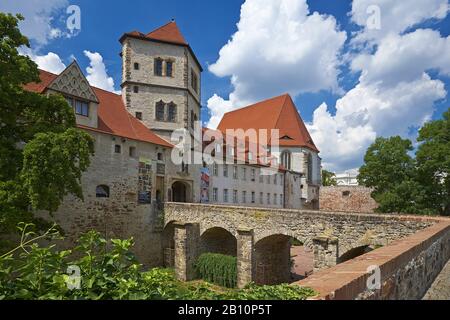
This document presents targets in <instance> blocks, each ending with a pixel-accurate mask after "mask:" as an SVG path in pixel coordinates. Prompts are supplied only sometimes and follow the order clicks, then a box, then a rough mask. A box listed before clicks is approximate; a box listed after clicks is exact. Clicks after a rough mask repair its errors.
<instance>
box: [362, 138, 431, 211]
mask: <svg viewBox="0 0 450 320" xmlns="http://www.w3.org/2000/svg"><path fill="white" fill-rule="evenodd" d="M412 150H413V146H412V143H411V141H410V140H408V139H402V138H401V137H399V136H396V137H391V138H382V137H380V138H377V139H376V140H375V142H374V143H373V144H372V145H371V146H370V147H369V148H368V149H367V152H366V155H365V157H364V165H363V166H362V167H361V168H360V169H359V175H358V182H359V183H360V184H361V185H364V186H367V187H371V188H373V189H374V191H373V192H372V197H373V198H374V199H375V200H376V201H377V202H378V204H379V208H378V209H377V210H378V211H379V212H403V213H429V210H426V209H424V208H423V206H422V199H423V196H424V195H423V190H422V189H421V188H420V185H419V184H418V182H417V181H416V180H415V175H416V169H415V160H414V159H413V158H412V157H411V156H410V155H409V153H410V152H411V151H412Z"/></svg>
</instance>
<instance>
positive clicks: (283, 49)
mask: <svg viewBox="0 0 450 320" xmlns="http://www.w3.org/2000/svg"><path fill="white" fill-rule="evenodd" d="M237 27H238V31H237V32H236V33H235V34H234V35H233V36H232V38H231V39H230V40H229V41H228V43H227V44H226V45H225V46H224V47H223V48H222V49H221V50H220V53H219V59H218V60H217V61H216V62H215V63H214V64H212V65H211V66H210V67H209V70H210V71H211V72H212V73H214V74H215V75H217V76H219V77H225V76H230V77H231V83H232V85H233V88H234V91H233V92H232V93H231V94H230V95H229V97H228V99H223V98H221V97H219V96H217V95H214V96H213V97H212V98H210V99H209V100H208V108H209V110H210V112H211V116H212V117H211V121H210V122H209V123H208V126H210V127H212V128H214V127H216V126H217V124H218V122H219V121H220V118H221V117H222V116H223V114H224V113H225V112H226V111H230V110H232V109H236V108H240V107H243V106H245V105H247V104H249V103H252V102H255V101H258V100H261V99H263V98H269V97H272V96H276V95H280V94H282V93H285V92H289V93H290V94H292V95H294V96H295V95H298V94H299V93H304V92H317V91H320V90H333V91H335V92H337V91H339V86H338V82H337V77H338V75H339V70H338V66H339V64H340V62H339V54H340V50H341V49H342V46H343V44H344V42H345V40H346V38H347V36H346V33H345V32H342V31H339V29H338V27H337V25H336V20H335V19H334V17H332V16H326V15H320V14H318V13H316V12H315V13H312V14H310V13H309V9H308V5H307V3H306V0H247V1H246V2H245V3H244V4H243V5H242V8H241V17H240V21H239V23H238V25H237Z"/></svg>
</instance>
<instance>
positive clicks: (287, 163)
mask: <svg viewBox="0 0 450 320" xmlns="http://www.w3.org/2000/svg"><path fill="white" fill-rule="evenodd" d="M291 158H292V156H291V153H290V152H289V151H283V152H282V153H281V165H283V166H284V167H285V168H286V169H287V170H291Z"/></svg>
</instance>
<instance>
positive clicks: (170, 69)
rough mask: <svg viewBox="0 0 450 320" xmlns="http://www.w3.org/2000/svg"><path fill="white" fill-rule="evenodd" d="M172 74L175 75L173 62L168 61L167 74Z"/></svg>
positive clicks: (168, 75)
mask: <svg viewBox="0 0 450 320" xmlns="http://www.w3.org/2000/svg"><path fill="white" fill-rule="evenodd" d="M172 75H173V62H172V61H166V76H167V77H172Z"/></svg>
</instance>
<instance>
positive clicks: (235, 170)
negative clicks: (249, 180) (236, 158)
mask: <svg viewBox="0 0 450 320" xmlns="http://www.w3.org/2000/svg"><path fill="white" fill-rule="evenodd" d="M237 178H238V167H237V166H233V179H235V180H236V179H237Z"/></svg>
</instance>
